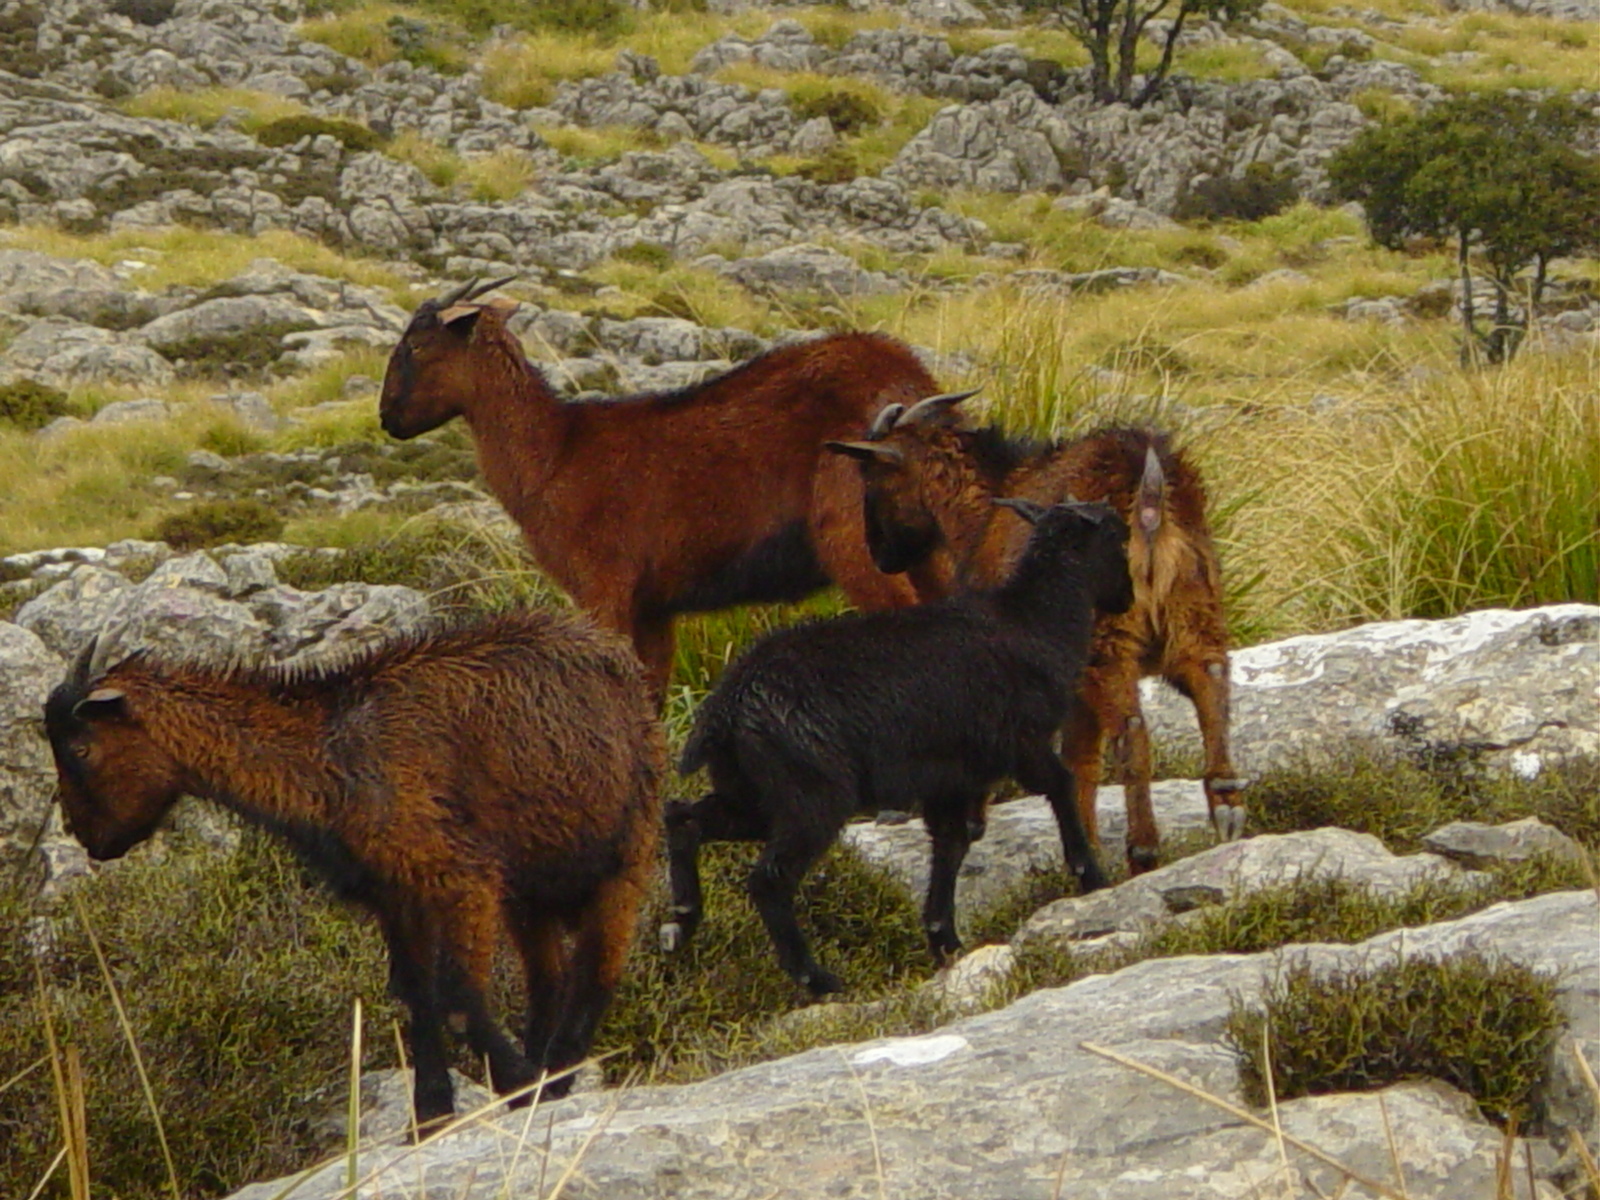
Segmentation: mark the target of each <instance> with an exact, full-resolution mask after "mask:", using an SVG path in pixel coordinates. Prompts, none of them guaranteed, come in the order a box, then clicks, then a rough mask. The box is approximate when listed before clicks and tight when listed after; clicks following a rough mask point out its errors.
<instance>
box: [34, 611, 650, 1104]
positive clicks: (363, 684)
mask: <svg viewBox="0 0 1600 1200" xmlns="http://www.w3.org/2000/svg"><path fill="white" fill-rule="evenodd" d="M97 648H99V649H101V650H103V644H101V643H98V642H91V643H90V646H89V647H88V649H86V650H85V651H84V653H83V654H82V655H80V656H79V658H78V660H77V662H76V664H75V665H74V666H73V668H72V670H71V672H70V674H69V675H68V677H67V678H66V680H65V681H64V682H62V683H61V684H60V685H58V686H57V687H56V689H55V690H54V691H53V692H52V693H51V694H50V698H49V700H48V702H47V703H46V705H45V726H46V731H47V732H48V734H49V737H50V745H51V749H52V750H53V751H54V753H55V760H56V769H57V772H58V774H59V777H60V786H61V805H62V809H63V811H64V814H65V817H66V822H67V827H68V828H69V829H70V830H71V831H72V832H73V834H75V835H76V836H77V838H78V840H79V841H80V842H82V843H83V845H84V847H85V848H86V849H87V850H88V851H89V853H90V854H91V855H92V856H93V857H95V858H97V859H108V858H120V857H121V856H122V855H123V854H126V853H127V852H128V850H129V849H131V848H132V847H133V846H135V845H137V844H138V843H140V842H142V841H144V840H145V839H146V838H148V837H150V836H151V834H153V833H154V832H155V831H156V828H157V826H158V825H159V824H160V822H161V819H162V817H163V816H164V815H165V814H166V812H167V810H168V809H170V808H171V807H172V805H173V803H174V802H175V801H176V800H177V799H178V797H179V796H180V795H182V794H190V795H195V796H200V797H204V798H207V799H211V800H215V801H216V802H218V803H220V804H222V805H224V806H225V807H227V808H229V809H232V810H233V811H234V812H236V813H238V814H240V815H241V816H242V817H244V818H245V819H246V820H248V821H251V822H253V823H255V824H258V825H261V826H263V827H264V828H266V829H268V830H270V831H272V832H274V833H276V834H279V835H281V836H282V837H283V838H285V839H286V840H287V841H288V842H289V844H290V845H291V846H292V847H293V848H294V849H295V850H296V851H297V852H298V853H299V854H300V855H301V857H302V858H303V859H305V861H306V862H307V863H308V865H310V866H311V867H312V868H313V869H314V870H315V871H317V873H318V874H320V875H321V876H322V877H323V878H324V879H326V880H327V882H329V883H330V884H331V885H332V886H333V888H334V890H335V891H336V892H338V893H339V894H340V895H342V896H343V897H344V898H346V899H350V900H354V901H356V902H357V903H359V904H361V905H363V906H365V907H367V908H369V909H371V910H372V911H373V912H375V913H376V915H377V917H378V920H379V923H380V925H381V926H382V929H383V935H384V939H385V941H386V942H387V944H388V948H389V959H390V984H391V986H392V987H393V989H394V991H395V992H396V994H397V995H398V996H399V997H400V999H401V1000H403V1001H404V1002H405V1003H406V1005H407V1006H408V1007H409V1009H410V1012H411V1036H410V1042H411V1056H412V1062H413V1065H414V1067H415V1101H416V1115H417V1120H418V1121H419V1123H422V1124H428V1123H430V1122H434V1121H437V1120H440V1119H443V1118H447V1117H448V1116H449V1115H450V1113H451V1112H452V1110H453V1097H452V1090H451V1084H450V1075H449V1071H448V1069H447V1059H446V1055H445V1044H444V1037H443V1033H444V1027H445V1025H446V1024H449V1025H450V1026H451V1027H452V1028H453V1029H455V1031H456V1032H458V1033H459V1032H464V1033H465V1034H466V1037H467V1040H468V1042H469V1043H470V1044H471V1046H472V1048H473V1049H474V1050H475V1051H476V1052H477V1053H478V1054H480V1055H483V1056H486V1057H487V1058H488V1060H489V1069H490V1072H491V1074H492V1078H493V1083H494V1086H495V1088H496V1090H498V1091H499V1092H501V1093H502V1094H503V1093H506V1092H510V1091H514V1090H517V1089H520V1088H523V1087H525V1086H527V1085H528V1084H531V1083H533V1082H535V1081H536V1080H537V1079H538V1078H539V1076H540V1073H541V1071H550V1072H558V1071H561V1070H563V1069H565V1068H567V1067H570V1066H572V1065H574V1064H576V1063H577V1062H579V1061H581V1060H582V1058H583V1056H584V1055H585V1054H586V1053H587V1052H588V1048H589V1044H590V1042H591V1040H592V1038H593V1036H594V1031H595V1028H596V1026H597V1025H598V1024H599V1021H600V1017H601V1014H602V1013H603V1012H604V1011H605V1008H606V1005H607V1003H608V1002H609V1001H610V998H611V995H612V992H613V991H614V990H615V988H616V986H617V982H618V980H619V977H620V975H621V971H622V966H623V962H624V959H625V957H626V955H627V952H628V945H629V942H630V940H631V938H632V935H633V930H634V923H635V919H636V916H637V913H638V908H639V904H640V902H641V900H642V899H643V897H644V895H645V893H646V892H647V890H648V889H649V886H650V876H651V873H652V872H653V870H654V865H655V864H654V854H655V846H656V842H657V838H658V825H659V822H660V815H661V814H660V804H659V791H658V788H659V783H660V776H661V771H662V769H663V766H664V755H665V751H664V747H663V744H662V741H661V734H660V730H659V727H658V724H657V722H656V720H655V713H654V709H653V706H652V705H651V703H650V698H649V696H648V693H647V690H646V688H645V686H644V682H643V680H642V679H641V678H640V673H639V667H638V663H637V662H636V661H635V660H634V658H633V655H632V654H631V653H630V652H629V650H628V648H627V646H626V645H625V644H623V643H622V642H621V641H620V640H619V639H617V638H615V637H613V636H611V635H609V634H606V633H602V632H601V631H599V630H597V629H595V628H594V627H593V626H592V625H590V624H589V623H588V622H587V621H586V620H584V619H582V618H580V617H578V616H576V615H575V614H566V613H558V612H529V613H523V614H518V615H508V616H502V617H499V618H496V619H493V620H489V621H482V622H478V623H475V624H468V625H461V626H458V627H453V628H445V629H441V630H438V631H436V632H433V633H429V634H426V635H419V636H414V637H411V638H406V639H402V640H399V641H397V642H395V643H394V644H392V645H390V646H388V647H386V648H384V649H381V650H379V651H378V652H376V653H374V654H370V655H368V656H366V657H364V658H361V659H359V660H356V661H354V662H351V663H350V664H348V665H346V666H344V667H342V668H340V669H329V670H311V671H284V670H281V669H275V668H257V669H250V668H242V667H209V666H204V665H198V664H193V663H170V664H164V663H160V662H158V661H156V660H154V659H152V658H150V657H148V656H146V655H134V656H132V657H130V658H127V659H124V660H123V661H122V662H121V663H118V664H116V665H114V666H111V667H109V669H108V668H107V667H106V665H105V661H104V660H105V658H106V657H108V655H107V654H104V653H102V654H101V655H100V656H99V657H97V656H96V650H97ZM502 932H507V933H509V934H510V936H511V938H512V939H513V940H514V941H515V943H516V946H517V949H518V950H519V952H520V953H521V956H522V960H523V965H524V968H525V970H526V977H527V992H528V1018H527V1026H526V1033H525V1036H524V1039H523V1046H524V1049H525V1053H519V1052H518V1051H517V1049H516V1048H515V1047H514V1046H513V1045H512V1043H511V1041H510V1040H509V1039H508V1038H507V1037H506V1035H505V1034H504V1033H503V1032H502V1031H501V1029H500V1028H499V1026H498V1024H497V1023H496V1022H495V1020H494V1019H493V1017H492V1016H491V1015H490V1012H489V1009H488V1002H487V996H488V987H489V971H490V964H491V959H492V957H493V953H494V949H495V946H496V944H497V941H498V935H499V934H501V933H502ZM569 937H570V939H571V944H570V945H569V944H568V940H569ZM569 1086H570V1079H561V1080H556V1081H554V1082H553V1083H551V1084H547V1085H546V1086H545V1089H544V1090H545V1094H547V1095H560V1094H564V1093H565V1091H566V1089H567V1088H568V1087H569Z"/></svg>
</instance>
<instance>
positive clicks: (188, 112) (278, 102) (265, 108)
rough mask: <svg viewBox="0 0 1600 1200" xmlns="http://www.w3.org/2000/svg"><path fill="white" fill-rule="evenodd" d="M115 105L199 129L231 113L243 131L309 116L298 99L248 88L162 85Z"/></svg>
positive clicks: (132, 115)
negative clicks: (198, 127)
mask: <svg viewBox="0 0 1600 1200" xmlns="http://www.w3.org/2000/svg"><path fill="white" fill-rule="evenodd" d="M117 107H118V108H120V109H121V110H122V111H123V112H125V113H127V114H128V115H129V116H131V117H153V118H155V119H157V120H162V121H181V122H183V123H184V124H185V125H198V126H200V127H201V128H202V129H209V128H210V127H211V126H213V125H215V124H216V123H217V122H218V121H220V120H222V118H223V117H224V116H228V115H229V114H232V115H233V116H234V117H235V118H237V119H238V121H239V127H240V128H241V129H243V130H244V131H245V132H246V133H254V132H256V131H257V130H259V129H261V128H262V127H264V126H266V125H269V124H271V123H273V122H276V121H282V120H289V119H293V118H296V117H301V118H306V117H310V114H309V113H307V112H306V108H305V105H303V104H301V103H300V102H299V101H298V100H290V99H288V98H287V97H285V96H278V95H274V94H273V93H271V92H258V91H255V90H254V89H251V88H226V87H211V88H194V89H184V88H175V87H167V86H165V85H163V86H161V87H153V88H150V89H149V90H147V91H143V92H140V93H139V94H138V95H136V96H129V97H128V98H127V99H125V100H123V101H122V102H121V103H120V104H118V105H117ZM313 119H315V118H313ZM267 144H268V145H274V144H277V143H270V142H269V143H267Z"/></svg>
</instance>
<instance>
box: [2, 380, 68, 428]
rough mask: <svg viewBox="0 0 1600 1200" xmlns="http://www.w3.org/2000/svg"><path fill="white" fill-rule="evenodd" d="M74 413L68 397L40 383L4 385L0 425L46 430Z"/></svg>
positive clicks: (27, 382) (58, 390)
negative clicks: (54, 421)
mask: <svg viewBox="0 0 1600 1200" xmlns="http://www.w3.org/2000/svg"><path fill="white" fill-rule="evenodd" d="M71 411H72V408H71V405H69V404H68V403H67V394H66V393H65V392H63V391H62V390H61V389H60V388H54V387H51V386H50V385H49V384H47V383H40V382H39V381H38V380H36V379H18V380H15V381H13V382H11V383H7V384H0V421H4V422H5V423H7V424H9V425H10V426H12V427H13V428H15V429H25V430H33V429H42V428H44V427H45V426H46V425H48V424H50V422H51V421H53V420H55V419H56V418H57V417H64V416H66V415H67V414H68V413H69V412H71Z"/></svg>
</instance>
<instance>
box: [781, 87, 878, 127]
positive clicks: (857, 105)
mask: <svg viewBox="0 0 1600 1200" xmlns="http://www.w3.org/2000/svg"><path fill="white" fill-rule="evenodd" d="M794 111H795V115H796V116H798V117H799V118H800V119H801V120H802V121H809V120H811V119H812V118H814V117H826V118H828V123H829V124H830V125H832V126H833V131H834V132H835V133H839V134H852V133H860V132H861V131H862V130H863V129H865V128H866V127H867V126H869V125H876V124H878V123H879V122H880V121H882V120H883V111H882V110H881V109H880V108H879V107H878V105H877V104H876V103H875V102H874V101H873V100H872V99H871V98H870V97H868V96H864V95H862V94H861V93H860V92H855V91H851V90H849V89H848V88H834V89H831V90H828V91H824V92H818V93H815V94H812V95H807V96H801V97H799V98H797V99H796V100H795V101H794Z"/></svg>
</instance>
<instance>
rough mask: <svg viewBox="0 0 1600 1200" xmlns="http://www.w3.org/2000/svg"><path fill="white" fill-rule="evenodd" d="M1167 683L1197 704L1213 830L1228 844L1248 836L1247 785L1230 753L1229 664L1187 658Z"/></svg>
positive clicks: (1172, 670)
mask: <svg viewBox="0 0 1600 1200" xmlns="http://www.w3.org/2000/svg"><path fill="white" fill-rule="evenodd" d="M1163 674H1164V675H1165V677H1166V678H1167V680H1168V681H1169V682H1170V683H1171V684H1172V685H1173V686H1174V687H1175V688H1177V689H1178V690H1179V691H1180V692H1182V693H1183V694H1184V695H1185V696H1187V697H1188V698H1189V699H1190V700H1191V701H1192V702H1193V704H1194V712H1195V717H1196V718H1197V720H1198V721H1199V723H1200V740H1201V742H1202V743H1203V744H1204V746H1205V755H1206V764H1205V789H1206V806H1207V808H1208V809H1209V810H1210V813H1211V824H1212V827H1213V828H1214V829H1215V830H1216V831H1217V837H1218V839H1219V840H1221V841H1224V842H1232V841H1236V840H1238V839H1239V838H1241V837H1243V836H1244V822H1245V806H1244V796H1243V794H1242V793H1243V791H1244V788H1245V781H1244V780H1243V779H1241V778H1240V777H1239V776H1238V774H1237V773H1236V772H1235V771H1234V769H1233V762H1232V759H1231V757H1230V755H1229V750H1228V710H1229V700H1230V692H1231V685H1230V682H1229V679H1228V663H1227V660H1226V659H1225V658H1217V657H1215V656H1207V657H1200V656H1185V657H1182V658H1179V659H1178V660H1177V661H1176V662H1174V663H1172V664H1171V665H1170V666H1169V667H1168V668H1167V669H1166V671H1165V672H1163Z"/></svg>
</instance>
